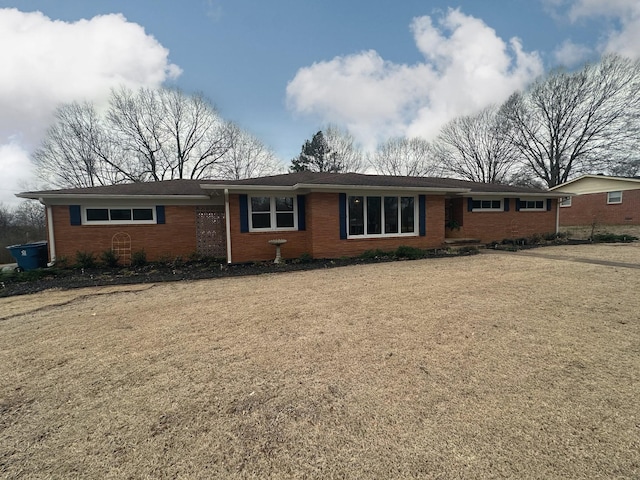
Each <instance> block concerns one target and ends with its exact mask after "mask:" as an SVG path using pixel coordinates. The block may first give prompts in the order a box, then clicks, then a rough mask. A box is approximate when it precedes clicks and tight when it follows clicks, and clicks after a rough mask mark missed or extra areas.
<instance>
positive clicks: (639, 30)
mask: <svg viewBox="0 0 640 480" xmlns="http://www.w3.org/2000/svg"><path fill="white" fill-rule="evenodd" d="M568 15H569V19H570V20H571V21H573V22H575V21H578V20H580V19H583V18H594V17H595V18H597V17H609V18H614V19H615V20H617V23H618V25H617V26H616V27H613V28H612V29H611V30H610V31H609V32H608V34H607V38H606V41H605V42H604V43H603V44H602V45H601V46H600V49H601V50H602V51H603V52H605V53H617V54H620V55H624V56H626V57H629V58H633V59H638V58H640V2H639V1H638V0H608V1H606V2H604V1H602V0H575V1H574V2H573V3H572V4H571V7H570V9H569V13H568Z"/></svg>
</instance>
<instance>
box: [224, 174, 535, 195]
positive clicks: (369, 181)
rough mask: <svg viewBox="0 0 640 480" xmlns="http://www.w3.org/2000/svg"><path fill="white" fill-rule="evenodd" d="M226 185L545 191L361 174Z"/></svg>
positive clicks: (250, 180)
mask: <svg viewBox="0 0 640 480" xmlns="http://www.w3.org/2000/svg"><path fill="white" fill-rule="evenodd" d="M217 183H222V184H225V185H247V186H251V185H260V186H274V187H276V186H287V187H289V186H293V185H297V184H305V185H344V186H350V185H355V186H362V187H399V188H402V187H424V188H439V189H460V188H462V189H470V190H471V191H472V192H505V193H544V192H546V190H542V189H538V188H528V187H515V186H511V185H499V184H491V183H477V182H469V181H466V180H457V179H454V178H438V177H400V176H390V175H367V174H362V173H318V172H296V173H287V174H282V175H273V176H270V177H259V178H247V179H244V180H235V181H220V182H217Z"/></svg>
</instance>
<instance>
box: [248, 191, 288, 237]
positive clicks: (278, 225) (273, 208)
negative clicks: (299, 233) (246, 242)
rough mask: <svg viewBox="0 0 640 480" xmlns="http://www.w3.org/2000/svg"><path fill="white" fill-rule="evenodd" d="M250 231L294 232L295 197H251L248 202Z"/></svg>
mask: <svg viewBox="0 0 640 480" xmlns="http://www.w3.org/2000/svg"><path fill="white" fill-rule="evenodd" d="M249 209H250V211H249V218H250V219H251V225H250V230H251V231H260V230H295V229H296V227H297V226H296V218H297V215H296V202H295V197H275V196H274V197H271V196H269V197H251V198H250V201H249Z"/></svg>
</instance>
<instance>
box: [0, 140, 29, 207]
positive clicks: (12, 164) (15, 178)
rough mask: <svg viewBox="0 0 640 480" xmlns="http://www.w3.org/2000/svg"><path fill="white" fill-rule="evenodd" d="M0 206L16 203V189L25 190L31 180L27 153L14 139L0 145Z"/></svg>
mask: <svg viewBox="0 0 640 480" xmlns="http://www.w3.org/2000/svg"><path fill="white" fill-rule="evenodd" d="M0 167H1V168H0V170H1V171H2V175H0V204H4V205H10V204H15V203H17V200H18V199H17V198H16V197H15V196H14V194H15V193H17V191H18V189H20V190H21V189H23V188H26V187H27V185H29V184H30V182H31V179H32V175H33V172H32V170H33V169H32V167H31V162H29V152H27V151H26V150H25V149H24V148H23V147H22V146H21V145H20V144H19V143H18V142H17V141H16V139H10V140H9V142H8V143H6V144H4V145H0Z"/></svg>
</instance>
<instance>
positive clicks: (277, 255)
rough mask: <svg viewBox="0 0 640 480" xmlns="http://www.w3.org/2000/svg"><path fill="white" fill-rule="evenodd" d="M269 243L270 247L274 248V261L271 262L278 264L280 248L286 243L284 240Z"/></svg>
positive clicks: (279, 239)
mask: <svg viewBox="0 0 640 480" xmlns="http://www.w3.org/2000/svg"><path fill="white" fill-rule="evenodd" d="M269 243H270V244H271V245H275V247H276V259H275V260H274V261H273V263H280V261H281V260H282V256H281V255H280V247H281V246H282V245H284V244H285V243H287V241H286V240H285V239H284V238H276V239H274V240H269Z"/></svg>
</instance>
